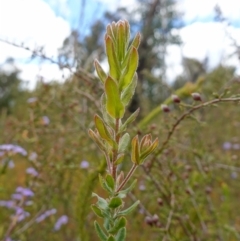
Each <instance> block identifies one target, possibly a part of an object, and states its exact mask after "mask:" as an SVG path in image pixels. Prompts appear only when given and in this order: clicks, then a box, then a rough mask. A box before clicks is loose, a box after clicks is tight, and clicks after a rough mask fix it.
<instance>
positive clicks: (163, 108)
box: [161, 104, 170, 113]
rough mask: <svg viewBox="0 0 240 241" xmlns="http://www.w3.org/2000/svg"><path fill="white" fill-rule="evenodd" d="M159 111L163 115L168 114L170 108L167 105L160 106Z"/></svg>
mask: <svg viewBox="0 0 240 241" xmlns="http://www.w3.org/2000/svg"><path fill="white" fill-rule="evenodd" d="M161 109H162V111H163V112H165V113H168V112H170V108H169V107H168V106H167V105H165V104H163V105H161Z"/></svg>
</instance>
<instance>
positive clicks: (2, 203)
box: [0, 200, 15, 208]
mask: <svg viewBox="0 0 240 241" xmlns="http://www.w3.org/2000/svg"><path fill="white" fill-rule="evenodd" d="M0 206H1V207H6V208H14V207H15V202H14V201H12V200H9V201H3V200H0Z"/></svg>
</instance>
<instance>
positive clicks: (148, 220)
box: [145, 216, 153, 226]
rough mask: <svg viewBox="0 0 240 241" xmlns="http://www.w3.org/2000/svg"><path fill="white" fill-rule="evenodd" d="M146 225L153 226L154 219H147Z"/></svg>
mask: <svg viewBox="0 0 240 241" xmlns="http://www.w3.org/2000/svg"><path fill="white" fill-rule="evenodd" d="M145 223H146V224H148V225H150V226H152V225H153V220H152V217H149V216H147V217H145Z"/></svg>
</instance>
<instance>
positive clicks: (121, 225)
mask: <svg viewBox="0 0 240 241" xmlns="http://www.w3.org/2000/svg"><path fill="white" fill-rule="evenodd" d="M126 223H127V220H126V218H125V217H121V218H120V219H118V220H117V221H116V223H115V225H114V227H113V228H111V229H110V230H109V231H108V232H109V233H110V234H116V233H117V232H118V230H119V229H121V228H124V227H125V226H126Z"/></svg>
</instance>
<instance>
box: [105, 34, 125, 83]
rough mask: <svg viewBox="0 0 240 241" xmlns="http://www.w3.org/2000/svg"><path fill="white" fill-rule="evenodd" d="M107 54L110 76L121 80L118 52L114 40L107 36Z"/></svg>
mask: <svg viewBox="0 0 240 241" xmlns="http://www.w3.org/2000/svg"><path fill="white" fill-rule="evenodd" d="M105 44H106V52H107V58H108V64H109V74H110V76H111V77H112V78H114V79H116V80H119V78H120V73H121V71H120V66H119V62H118V60H117V56H116V50H115V48H114V43H113V40H112V38H111V37H110V36H109V35H107V36H106V38H105Z"/></svg>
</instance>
